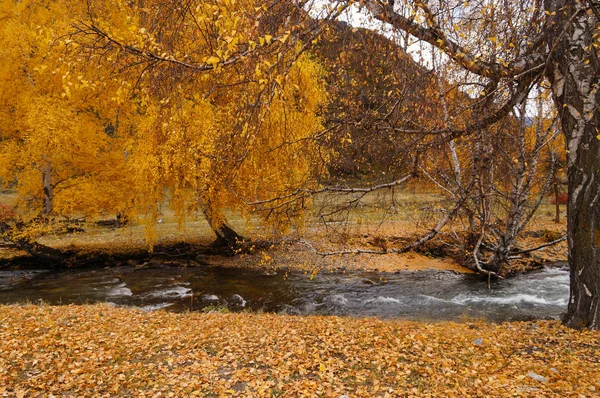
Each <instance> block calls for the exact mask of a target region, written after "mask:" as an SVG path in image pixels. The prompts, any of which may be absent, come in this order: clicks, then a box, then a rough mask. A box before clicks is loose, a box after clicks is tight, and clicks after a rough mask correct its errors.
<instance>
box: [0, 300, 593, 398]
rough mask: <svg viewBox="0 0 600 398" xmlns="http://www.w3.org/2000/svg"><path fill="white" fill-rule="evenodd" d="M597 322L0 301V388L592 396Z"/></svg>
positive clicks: (28, 391)
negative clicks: (421, 319)
mask: <svg viewBox="0 0 600 398" xmlns="http://www.w3.org/2000/svg"><path fill="white" fill-rule="evenodd" d="M599 354H600V333H599V332H587V331H586V332H578V331H573V330H569V329H566V328H563V327H562V326H560V324H559V323H557V322H546V321H540V322H521V323H505V324H501V325H496V324H486V323H479V322H465V323H447V322H444V323H433V324H431V323H418V322H408V321H397V320H395V321H383V320H375V319H357V318H339V317H292V316H280V315H271V314H221V313H209V314H202V313H184V314H174V313H166V312H161V311H159V312H151V313H145V312H142V311H139V310H133V309H123V308H113V307H109V306H106V305H94V306H63V307H50V306H31V305H29V306H3V307H0V380H2V383H0V396H17V397H25V396H26V397H37V396H49V394H54V395H56V396H201V397H220V396H238V397H253V396H255V397H270V396H285V397H296V396H307V397H312V396H325V397H336V398H337V397H340V396H342V395H348V396H349V397H395V396H430V397H431V396H433V397H464V396H480V397H484V396H533V397H566V396H576V397H581V396H587V397H591V396H597V394H598V391H600V362H599V360H598V357H599Z"/></svg>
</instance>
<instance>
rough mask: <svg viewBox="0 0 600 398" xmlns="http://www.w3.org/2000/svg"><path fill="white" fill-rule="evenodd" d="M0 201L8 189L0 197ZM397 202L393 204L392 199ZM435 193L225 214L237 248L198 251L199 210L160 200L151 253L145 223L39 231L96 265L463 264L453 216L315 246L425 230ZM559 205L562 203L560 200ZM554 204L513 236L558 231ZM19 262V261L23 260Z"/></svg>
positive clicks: (547, 256) (531, 243) (537, 241)
mask: <svg viewBox="0 0 600 398" xmlns="http://www.w3.org/2000/svg"><path fill="white" fill-rule="evenodd" d="M0 199H2V200H4V201H6V202H8V200H9V199H10V196H5V197H2V198H0ZM398 203H400V204H401V206H399V205H398ZM441 204H442V199H441V197H440V196H437V195H433V194H427V193H403V194H395V196H394V197H390V196H389V194H386V193H382V194H380V195H373V196H372V197H370V198H368V199H367V200H364V201H363V202H362V203H361V204H360V206H355V207H353V208H352V209H349V210H348V211H342V212H339V213H336V214H334V215H333V216H330V217H328V218H327V219H326V221H327V222H326V223H324V222H323V221H324V219H323V218H321V217H318V216H316V214H322V213H323V212H328V211H329V210H330V209H332V208H335V207H339V206H340V205H343V203H340V202H339V199H331V198H325V199H321V200H317V201H316V202H315V210H314V214H313V215H312V216H310V217H308V219H307V220H306V222H305V223H304V225H303V226H302V227H300V228H297V229H291V230H289V231H288V232H287V233H286V235H284V237H281V236H279V237H273V236H272V235H271V234H268V233H266V232H265V231H266V230H267V229H266V228H263V227H261V226H260V224H259V223H255V224H254V225H251V223H249V222H248V220H246V219H243V218H242V217H239V216H236V215H234V214H229V215H228V219H229V221H230V224H231V225H232V226H233V227H234V228H235V229H236V230H237V231H238V232H240V233H242V235H244V236H245V237H248V238H251V239H252V240H254V241H256V242H257V245H256V247H252V246H249V247H247V249H249V250H246V251H245V252H244V253H243V254H240V255H237V256H223V255H211V254H210V251H209V252H208V255H207V254H201V255H200V256H198V258H196V255H195V253H206V248H207V247H208V246H209V245H210V243H211V242H212V240H213V239H214V235H213V234H212V232H211V230H210V229H209V227H208V225H207V223H206V222H205V221H204V220H203V219H202V217H201V216H198V215H197V216H192V217H190V218H189V219H188V221H186V222H185V223H183V224H179V223H178V222H177V220H176V217H175V215H174V214H173V213H172V212H171V211H170V210H168V209H166V207H167V206H164V208H165V209H164V210H162V217H161V218H160V221H159V223H158V224H157V225H156V226H155V228H154V231H153V233H154V234H155V235H156V236H158V239H157V240H156V241H155V242H154V244H155V248H154V251H153V253H150V252H149V251H148V245H147V241H146V236H147V230H146V227H145V226H144V225H143V224H137V223H133V224H132V225H130V226H127V227H123V228H120V227H116V228H115V227H110V226H102V225H98V224H96V223H94V222H87V223H85V224H83V225H82V228H83V229H84V230H85V232H69V233H59V234H58V233H57V234H53V235H52V234H50V235H46V236H43V237H42V238H40V239H39V242H40V243H43V244H45V245H48V246H51V247H55V248H60V249H65V250H74V251H76V252H78V253H81V256H82V257H87V258H92V257H94V256H97V257H98V258H99V259H100V260H99V265H111V264H119V263H128V264H135V265H140V264H143V263H144V262H147V261H149V260H151V259H152V258H159V259H161V260H163V261H165V260H166V261H171V262H173V263H174V264H178V263H179V264H181V265H186V266H190V265H197V264H209V265H217V266H223V267H243V268H259V269H265V268H269V269H270V268H274V269H282V268H284V269H295V270H303V271H313V270H315V269H316V270H319V271H339V270H345V271H350V272H351V271H381V272H396V271H400V270H420V269H439V270H452V271H456V272H471V271H470V270H468V269H467V268H465V267H462V266H461V265H460V262H461V259H462V258H464V257H465V256H466V255H468V254H465V253H460V252H459V251H458V250H457V249H456V247H453V245H452V240H453V235H454V233H455V230H457V231H460V229H461V225H458V224H459V221H456V224H455V225H452V226H449V227H448V228H445V229H444V230H442V232H441V233H440V234H439V235H438V237H436V238H435V239H433V240H432V241H430V242H428V243H427V244H426V245H424V246H423V247H421V248H419V249H417V250H413V251H410V252H408V253H403V254H390V253H388V254H360V255H355V254H351V255H344V256H340V255H335V256H322V255H319V254H317V253H316V252H317V251H318V252H323V251H338V250H348V249H350V250H355V249H368V250H376V251H385V250H386V249H389V248H398V247H402V246H403V245H404V244H406V243H410V242H412V241H414V240H416V239H418V238H419V237H420V236H422V235H424V234H426V233H427V232H429V231H430V229H431V228H432V227H433V226H434V225H435V224H436V223H437V221H438V218H439V217H440V214H441V213H440V210H439V209H440V208H441ZM562 210H563V211H564V210H565V209H564V206H563V207H562ZM553 211H554V206H553V205H550V204H545V205H542V206H541V207H540V209H539V210H538V212H537V214H536V215H535V216H534V217H533V219H532V220H531V222H530V224H529V226H528V229H527V230H526V231H525V233H524V234H523V237H522V238H521V240H520V241H519V242H518V246H519V247H520V248H524V249H525V248H531V247H536V246H539V245H542V244H544V243H547V242H550V241H552V240H555V239H557V238H558V237H560V236H562V235H564V233H565V230H566V223H565V222H564V215H563V222H561V223H555V222H554V221H553V218H554V213H553ZM566 254H567V247H566V242H561V243H559V244H557V245H554V246H551V247H548V248H545V249H543V250H540V251H536V252H534V253H531V255H529V256H527V257H524V258H523V259H522V260H518V261H513V263H512V268H511V272H515V273H516V272H521V271H526V270H527V269H530V268H532V267H533V268H535V267H537V266H539V265H541V264H544V263H548V262H560V261H566ZM24 256H25V258H26V253H24V252H21V251H19V250H16V249H14V248H11V247H2V245H0V266H1V265H2V264H4V265H5V266H6V265H7V264H10V263H11V262H13V260H15V261H14V262H15V263H16V264H19V263H23V261H22V260H23V258H24ZM25 262H26V261H25Z"/></svg>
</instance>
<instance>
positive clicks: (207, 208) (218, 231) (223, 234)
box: [200, 199, 244, 249]
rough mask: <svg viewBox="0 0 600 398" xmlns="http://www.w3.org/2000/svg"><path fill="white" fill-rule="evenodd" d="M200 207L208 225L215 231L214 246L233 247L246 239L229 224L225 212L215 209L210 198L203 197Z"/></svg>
mask: <svg viewBox="0 0 600 398" xmlns="http://www.w3.org/2000/svg"><path fill="white" fill-rule="evenodd" d="M200 208H201V210H202V213H203V214H204V217H206V221H207V222H208V225H210V228H211V229H212V230H213V232H214V233H215V236H216V239H215V241H214V242H213V246H214V247H228V248H230V249H231V248H236V247H238V246H239V245H240V243H242V242H243V241H244V238H243V237H242V236H241V235H239V234H238V233H237V232H235V231H234V230H233V228H231V227H230V226H229V224H228V223H227V220H226V219H225V215H224V214H223V212H222V211H221V210H217V209H215V208H214V206H212V204H211V202H210V200H206V199H201V200H200Z"/></svg>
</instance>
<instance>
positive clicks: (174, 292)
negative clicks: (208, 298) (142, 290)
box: [145, 286, 192, 298]
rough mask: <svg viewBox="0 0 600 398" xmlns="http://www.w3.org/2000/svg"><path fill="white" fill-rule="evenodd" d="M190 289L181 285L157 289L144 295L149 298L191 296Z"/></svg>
mask: <svg viewBox="0 0 600 398" xmlns="http://www.w3.org/2000/svg"><path fill="white" fill-rule="evenodd" d="M191 291H192V289H188V288H187V287H183V286H175V287H173V288H170V289H163V290H158V291H156V292H150V293H148V294H146V295H145V297H150V298H183V297H188V296H191V295H192V294H191Z"/></svg>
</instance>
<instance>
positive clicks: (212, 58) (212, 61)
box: [206, 55, 220, 66]
mask: <svg viewBox="0 0 600 398" xmlns="http://www.w3.org/2000/svg"><path fill="white" fill-rule="evenodd" d="M219 61H220V59H219V58H217V57H215V56H214V55H211V56H210V57H208V59H207V60H206V63H207V64H211V65H213V66H215V65H216V64H218V63H219Z"/></svg>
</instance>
